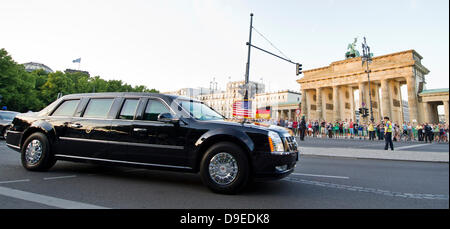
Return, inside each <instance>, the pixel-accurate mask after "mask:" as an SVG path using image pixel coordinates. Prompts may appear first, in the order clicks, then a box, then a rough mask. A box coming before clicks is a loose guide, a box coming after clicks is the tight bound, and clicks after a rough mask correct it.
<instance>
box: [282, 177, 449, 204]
mask: <svg viewBox="0 0 450 229" xmlns="http://www.w3.org/2000/svg"><path fill="white" fill-rule="evenodd" d="M283 180H285V181H291V182H295V183H300V184H309V185H316V186H321V187H325V188H336V189H341V190H346V191H354V192H366V193H372V194H379V195H385V196H390V197H403V198H411V199H427V200H448V199H449V196H448V195H441V194H422V193H402V192H394V191H388V190H382V189H377V188H365V187H359V186H352V185H343V184H333V183H327V182H321V181H311V180H303V179H298V178H295V177H286V178H284V179H283Z"/></svg>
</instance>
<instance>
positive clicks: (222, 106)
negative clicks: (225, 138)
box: [197, 81, 265, 118]
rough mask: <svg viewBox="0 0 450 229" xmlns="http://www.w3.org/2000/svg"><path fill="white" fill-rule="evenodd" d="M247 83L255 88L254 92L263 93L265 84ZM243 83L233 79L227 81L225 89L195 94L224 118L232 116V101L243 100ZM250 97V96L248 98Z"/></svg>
mask: <svg viewBox="0 0 450 229" xmlns="http://www.w3.org/2000/svg"><path fill="white" fill-rule="evenodd" d="M249 84H250V85H251V86H252V87H253V88H255V92H256V94H258V93H264V91H265V85H264V84H262V83H257V82H252V81H250V82H249ZM243 85H245V81H233V82H229V83H227V87H226V90H225V91H218V90H217V91H213V92H212V93H209V94H203V95H199V96H197V99H199V100H201V101H203V102H204V103H205V104H207V105H208V106H210V107H212V108H214V110H216V111H217V112H219V113H221V114H222V115H223V116H225V117H226V118H232V117H233V103H234V102H236V101H238V100H243V99H244V95H243V94H242V87H243ZM250 99H252V98H250Z"/></svg>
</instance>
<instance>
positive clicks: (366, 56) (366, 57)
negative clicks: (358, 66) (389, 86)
mask: <svg viewBox="0 0 450 229" xmlns="http://www.w3.org/2000/svg"><path fill="white" fill-rule="evenodd" d="M362 50H363V55H362V57H361V60H362V65H363V66H364V62H366V71H365V72H366V73H367V81H368V86H369V103H370V121H371V122H372V123H373V121H374V118H373V111H372V89H371V88H370V69H369V63H372V56H373V54H372V53H370V47H369V46H368V45H367V42H366V37H364V43H362Z"/></svg>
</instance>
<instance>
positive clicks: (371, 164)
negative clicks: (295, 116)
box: [0, 140, 449, 209]
mask: <svg viewBox="0 0 450 229" xmlns="http://www.w3.org/2000/svg"><path fill="white" fill-rule="evenodd" d="M308 144H313V142H312V141H310V142H309V143H308ZM330 144H331V142H330ZM338 144H341V143H338ZM359 144H361V143H359ZM317 147H325V146H323V145H322V146H320V145H318V146H317ZM446 147H447V149H448V145H447V146H446ZM447 152H448V151H447ZM100 207H105V208H183V209H196V208H227V209H228V208H246V209H248V208H250V209H253V208H257V209H259V208H276V209H279V208H288V209H303V208H308V209H310V208H320V209H323V208H331V209H336V208H339V209H340V208H395V209H398V208H446V209H448V208H449V166H448V163H425V162H403V161H387V160H366V159H348V158H345V159H344V158H329V157H307V156H303V157H301V160H300V162H299V164H298V166H297V167H296V170H295V173H293V174H292V175H290V176H289V177H287V178H285V179H283V180H278V181H271V182H259V183H255V184H253V185H251V186H249V187H248V188H247V189H246V190H245V191H244V192H243V193H241V194H239V195H220V194H215V193H212V192H210V191H209V190H208V189H207V188H206V187H205V186H203V184H202V182H201V180H200V177H199V176H198V175H196V174H188V173H175V172H165V171H151V170H145V169H134V168H125V167H107V166H97V165H91V164H81V163H72V162H58V163H57V164H56V165H55V166H54V167H53V168H52V169H51V170H50V171H48V172H29V171H26V170H25V169H23V168H22V166H21V164H20V158H19V154H18V153H17V152H15V151H13V150H10V149H9V148H7V147H6V146H5V143H4V141H3V140H2V141H0V208H8V209H11V208H14V209H16V208H19V209H22V208H38V209H41V208H42V209H44V208H100Z"/></svg>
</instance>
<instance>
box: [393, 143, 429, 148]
mask: <svg viewBox="0 0 450 229" xmlns="http://www.w3.org/2000/svg"><path fill="white" fill-rule="evenodd" d="M429 145H430V144H418V145H412V146H400V147H396V148H395V149H410V148H416V147H421V146H429Z"/></svg>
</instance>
